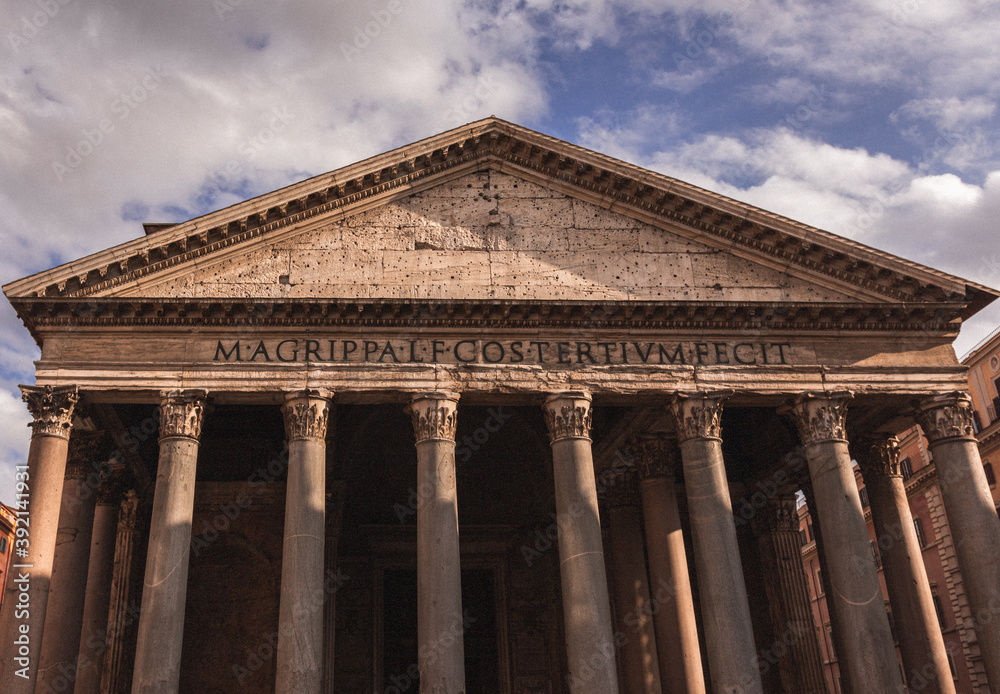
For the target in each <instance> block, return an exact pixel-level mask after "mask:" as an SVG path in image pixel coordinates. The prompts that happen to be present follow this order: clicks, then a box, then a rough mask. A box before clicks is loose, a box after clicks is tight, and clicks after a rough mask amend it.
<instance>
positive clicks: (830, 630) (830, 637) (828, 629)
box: [823, 624, 837, 660]
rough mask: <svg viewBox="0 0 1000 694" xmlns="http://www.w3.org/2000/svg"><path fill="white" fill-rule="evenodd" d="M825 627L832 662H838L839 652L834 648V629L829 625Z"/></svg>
mask: <svg viewBox="0 0 1000 694" xmlns="http://www.w3.org/2000/svg"><path fill="white" fill-rule="evenodd" d="M823 626H824V627H826V642H827V643H829V644H830V660H836V659H837V651H836V650H834V647H833V627H831V626H830V625H829V624H824V625H823Z"/></svg>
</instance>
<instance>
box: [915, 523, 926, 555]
mask: <svg viewBox="0 0 1000 694" xmlns="http://www.w3.org/2000/svg"><path fill="white" fill-rule="evenodd" d="M913 531H914V532H915V533H916V534H917V542H918V543H919V544H920V547H921V548H923V547H926V546H927V539H926V538H925V537H924V524H923V523H922V522H921V521H920V517H919V516H918V517H916V518H914V519H913Z"/></svg>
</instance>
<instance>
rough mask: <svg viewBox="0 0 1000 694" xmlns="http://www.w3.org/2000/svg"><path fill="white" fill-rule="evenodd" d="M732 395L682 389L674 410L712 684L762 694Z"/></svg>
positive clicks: (719, 689)
mask: <svg viewBox="0 0 1000 694" xmlns="http://www.w3.org/2000/svg"><path fill="white" fill-rule="evenodd" d="M729 395H730V393H728V392H725V393H699V394H697V395H684V394H678V395H677V396H675V397H674V399H673V400H672V401H671V403H670V406H669V407H668V412H669V413H670V414H671V415H672V417H673V420H674V426H675V427H676V429H677V438H678V440H679V441H680V447H681V461H682V464H683V466H684V486H685V489H686V490H687V498H688V514H689V515H690V517H691V536H692V539H693V541H694V558H695V569H696V571H697V572H698V586H699V593H700V594H701V616H702V621H703V622H704V625H705V641H706V645H707V646H708V670H709V672H710V673H711V676H712V687H713V690H714V691H716V692H743V693H745V694H760V692H761V691H762V685H761V681H760V672H759V671H758V670H757V658H756V655H757V654H756V651H755V649H754V640H753V624H752V622H751V621H750V604H749V602H748V598H747V589H746V582H745V581H744V579H743V566H742V564H741V562H740V549H739V544H738V543H737V540H736V521H735V519H734V518H733V505H732V500H731V498H730V494H729V481H728V479H727V478H726V465H725V461H724V460H723V458H722V403H723V401H724V400H725V399H726V398H727V397H728V396H729Z"/></svg>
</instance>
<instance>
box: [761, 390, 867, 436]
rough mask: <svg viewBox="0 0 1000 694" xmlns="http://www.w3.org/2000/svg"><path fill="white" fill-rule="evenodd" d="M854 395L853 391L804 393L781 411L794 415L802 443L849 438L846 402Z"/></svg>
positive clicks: (792, 417) (793, 419) (784, 413)
mask: <svg viewBox="0 0 1000 694" xmlns="http://www.w3.org/2000/svg"><path fill="white" fill-rule="evenodd" d="M853 397H854V394H853V393H851V392H850V391H838V392H835V393H802V394H800V395H799V396H798V397H797V398H796V399H795V401H794V402H793V403H792V404H790V405H788V406H786V407H783V408H781V409H780V410H779V411H778V412H779V414H783V415H786V416H788V417H790V418H791V419H792V421H793V422H794V423H795V428H796V429H797V430H798V432H799V438H800V439H801V440H802V444H803V445H806V444H810V443H820V442H823V441H847V433H846V429H847V405H848V403H849V402H850V401H851V398H853Z"/></svg>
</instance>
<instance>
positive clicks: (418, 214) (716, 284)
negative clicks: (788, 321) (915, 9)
mask: <svg viewBox="0 0 1000 694" xmlns="http://www.w3.org/2000/svg"><path fill="white" fill-rule="evenodd" d="M4 291H5V293H6V294H7V295H8V297H10V298H11V300H12V302H14V303H15V306H18V307H19V312H20V313H22V318H23V317H24V312H25V310H26V309H23V308H22V307H21V306H19V301H20V304H21V305H23V306H27V303H25V302H29V301H30V302H33V303H38V302H39V301H44V302H48V303H51V302H55V301H60V300H63V301H70V302H72V301H82V300H87V301H90V302H99V301H102V300H107V301H125V300H132V301H134V300H141V299H149V300H172V301H185V300H191V301H201V302H203V301H210V300H220V301H222V300H230V301H231V300H243V301H275V300H303V301H305V300H337V301H345V300H351V299H364V300H372V299H387V300H390V299H391V300H401V299H405V300H447V301H452V300H476V301H549V300H560V301H577V302H579V301H618V302H621V301H629V302H658V303H663V302H672V303H678V302H684V303H687V302H697V303H725V304H735V303H739V304H759V303H769V304H780V303H788V304H799V305H801V304H816V305H819V304H838V305H842V306H843V305H847V304H855V305H876V306H877V305H895V306H900V305H914V304H924V305H927V306H931V305H933V306H938V307H941V306H944V307H947V308H946V309H942V310H945V312H946V313H950V314H951V317H954V318H958V317H967V316H968V315H971V314H972V313H974V312H975V311H977V310H979V308H981V307H982V306H985V305H986V304H987V303H989V302H990V301H992V300H993V299H994V298H996V296H997V292H996V291H994V290H992V289H989V288H987V287H983V286H980V285H975V284H973V283H970V282H967V281H965V280H962V279H960V278H957V277H953V276H951V275H947V274H945V273H942V272H938V271H936V270H933V269H930V268H926V267H923V266H920V265H918V264H916V263H912V262H909V261H906V260H903V259H900V258H897V257H895V256H892V255H889V254H887V253H883V252H880V251H876V250H874V249H871V248H868V247H865V246H863V245H861V244H858V243H855V242H853V241H850V240H847V239H843V238H841V237H838V236H836V235H834V234H830V233H828V232H824V231H821V230H819V229H815V228H812V227H808V226H805V225H801V224H798V223H796V222H794V221H792V220H788V219H786V218H783V217H780V216H778V215H773V214H771V213H768V212H766V211H763V210H760V209H757V208H754V207H751V206H749V205H746V204H743V203H739V202H736V201H734V200H731V199H728V198H725V197H723V196H720V195H717V194H714V193H711V192H708V191H705V190H702V189H699V188H696V187H694V186H691V185H689V184H686V183H683V182H681V181H677V180H675V179H671V178H668V177H666V176H661V175H658V174H654V173H652V172H649V171H645V170H643V169H639V168H638V167H634V166H630V165H628V164H624V163H622V162H620V161H617V160H614V159H611V158H609V157H605V156H603V155H600V154H597V153H594V152H590V151H588V150H584V149H582V148H579V147H576V146H574V145H571V144H569V143H565V142H561V141H559V140H555V139H553V138H549V137H546V136H544V135H541V134H539V133H535V132H533V131H530V130H527V129H524V128H521V127H519V126H515V125H512V124H510V123H506V122H504V121H500V120H498V119H495V118H490V119H486V120H484V121H480V122H478V123H474V124H471V125H469V126H466V127H464V128H459V129H456V130H453V131H450V132H448V133H444V134H442V135H439V136H436V137H434V138H429V139H428V140H424V141H422V142H419V143H416V144H413V145H409V146H407V147H404V148H402V149H399V150H395V151H393V152H389V153H386V154H383V155H380V156H378V157H374V158H372V159H369V160H366V161H364V162H360V163H358V164H355V165H352V166H349V167H346V168H344V169H340V170H338V171H334V172H332V173H329V174H324V175H322V176H317V177H315V178H312V179H309V180H307V181H303V182H302V183H299V184H295V185H292V186H289V187H288V188H285V189H282V190H279V191H276V192H274V193H270V194H267V195H264V196H260V197H258V198H254V199H252V200H248V201H246V202H244V203H240V204H238V205H234V206H233V207H230V208H227V209H225V210H220V211H219V212H214V213H211V214H209V215H205V216H204V217H200V218H197V219H194V220H191V221H189V222H183V223H180V224H176V225H172V226H168V227H166V228H158V227H150V228H149V229H148V235H147V236H145V237H143V238H140V239H136V240H135V241H131V242H128V243H125V244H121V245H120V246H117V247H114V248H111V249H108V250H107V251H103V252H101V253H97V254H94V255H92V256H89V257H87V258H84V259H81V260H79V261H75V262H73V263H69V264H67V265H64V266H60V267H58V268H54V269H53V270H49V271H46V272H42V273H38V274H37V275H33V276H31V277H28V278H25V279H23V280H19V281H17V282H13V283H11V284H9V285H7V286H6V287H5V288H4ZM32 310H34V309H32ZM940 319H948V320H950V318H949V317H947V316H944V315H941V316H940Z"/></svg>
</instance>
